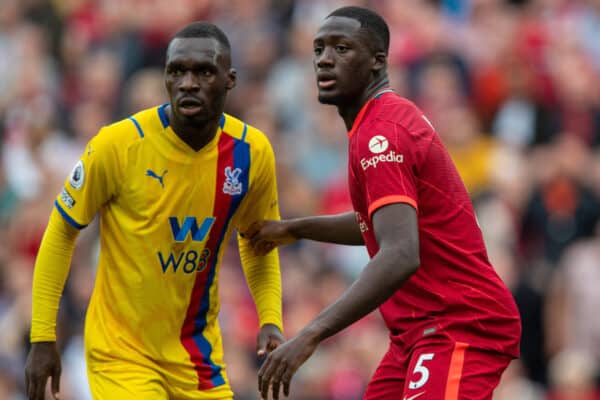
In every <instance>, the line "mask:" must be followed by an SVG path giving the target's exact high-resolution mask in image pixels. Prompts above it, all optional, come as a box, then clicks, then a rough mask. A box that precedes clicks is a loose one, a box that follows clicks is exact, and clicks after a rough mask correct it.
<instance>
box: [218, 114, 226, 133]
mask: <svg viewBox="0 0 600 400" xmlns="http://www.w3.org/2000/svg"><path fill="white" fill-rule="evenodd" d="M219 126H220V127H221V129H223V127H224V126H225V114H221V120H220V121H219Z"/></svg>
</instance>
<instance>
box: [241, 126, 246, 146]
mask: <svg viewBox="0 0 600 400" xmlns="http://www.w3.org/2000/svg"><path fill="white" fill-rule="evenodd" d="M246 133H248V125H247V124H244V131H243V132H242V139H241V140H242V142H243V141H245V140H246Z"/></svg>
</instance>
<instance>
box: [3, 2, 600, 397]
mask: <svg viewBox="0 0 600 400" xmlns="http://www.w3.org/2000/svg"><path fill="white" fill-rule="evenodd" d="M350 4H354V5H365V6H369V7H372V8H373V9H375V10H377V11H379V12H380V13H381V14H382V15H384V16H385V18H386V20H387V21H388V23H389V25H390V29H391V49H390V54H389V64H390V70H389V72H390V76H391V80H392V86H393V87H394V89H395V90H396V91H397V92H398V93H400V94H401V95H404V96H406V97H408V98H410V99H411V100H413V101H414V102H416V103H417V104H418V105H419V106H420V107H421V108H422V109H423V110H424V111H425V113H426V114H427V116H428V117H429V119H430V120H431V121H432V123H433V125H434V126H435V127H436V130H437V132H438V133H439V134H440V136H441V137H442V139H443V141H444V142H445V144H446V145H447V147H448V149H449V151H450V153H451V155H452V157H453V159H454V161H455V162H456V165H457V167H458V169H459V172H460V174H461V176H462V177H463V179H464V182H465V184H466V186H467V189H468V190H469V193H470V194H471V196H472V199H473V202H474V205H475V207H476V211H477V215H478V219H479V222H480V226H481V228H482V230H483V233H484V236H485V239H486V244H487V249H488V252H489V256H490V258H491V260H492V262H493V264H494V265H495V267H496V269H497V271H498V272H499V274H500V275H501V277H502V278H503V279H504V281H505V282H506V283H507V285H508V286H509V287H510V289H511V290H512V292H513V294H514V296H515V299H516V301H517V303H518V306H519V309H520V311H521V315H522V318H523V339H522V357H521V359H520V360H516V361H514V362H513V363H512V364H511V366H510V367H509V370H508V371H507V372H506V373H505V375H504V378H503V380H502V383H501V386H500V387H499V388H498V390H497V391H496V395H495V399H497V400H515V399H519V400H538V399H539V400H542V399H544V400H545V399H548V400H550V399H551V400H568V399H573V400H588V399H589V400H592V399H600V394H599V390H598V389H599V388H600V385H599V384H600V379H599V377H600V368H599V366H600V318H598V319H597V318H596V317H594V315H595V312H596V311H598V310H600V290H598V288H597V285H598V284H599V283H600V229H599V224H598V221H599V219H600V84H599V83H600V80H599V78H600V1H599V0H520V1H518V0H512V1H509V0H438V1H429V0H371V1H349V0H348V1H337V0H251V1H250V0H228V1H225V0H220V1H219V0H214V1H211V0H169V1H162V0H0V157H1V158H0V243H2V245H1V246H0V399H6V400H21V399H24V398H25V397H24V377H23V365H24V359H25V357H26V354H27V351H28V330H29V320H30V315H31V310H30V309H31V278H32V270H33V265H34V260H35V256H36V253H37V249H38V246H39V243H40V239H41V236H42V234H43V231H44V228H45V225H46V222H47V219H48V216H49V214H50V211H51V208H52V206H53V199H54V197H55V196H56V195H57V193H58V192H59V191H60V189H61V187H62V183H63V181H64V179H65V177H66V176H67V175H68V174H69V172H70V170H71V168H72V167H73V165H74V164H75V162H76V161H77V160H78V158H79V155H80V154H81V153H82V151H83V149H84V146H85V143H86V142H87V141H88V140H89V139H90V138H91V137H92V136H93V135H94V134H95V133H96V132H97V131H98V129H99V128H100V127H101V126H102V125H105V124H108V123H110V122H112V121H115V120H118V119H121V118H124V117H126V116H128V115H130V114H131V113H133V112H136V111H137V110H140V109H144V108H147V107H151V106H154V105H158V104H160V103H163V102H165V101H166V92H165V89H164V86H163V76H162V66H163V63H164V53H165V47H166V44H167V43H168V41H169V38H170V36H171V35H172V34H173V33H174V32H175V31H177V30H178V29H179V28H181V27H182V26H183V25H185V24H186V23H188V22H190V21H193V20H198V19H205V20H210V21H212V22H214V23H216V24H217V25H219V26H220V27H221V28H222V29H223V30H224V31H225V32H226V33H227V35H228V36H229V38H230V40H231V43H232V47H233V61H234V66H235V67H236V68H237V70H238V77H239V82H238V86H237V88H235V89H234V90H233V91H232V92H231V93H230V96H229V99H228V102H227V111H228V112H229V113H231V114H233V115H236V116H238V117H240V118H242V119H244V120H246V121H247V122H248V123H250V124H252V125H254V126H256V127H258V128H260V129H261V130H263V131H264V132H265V133H266V134H267V135H268V136H269V137H270V139H271V141H272V143H273V147H274V149H275V154H276V157H277V161H278V164H277V168H278V178H279V193H280V204H281V213H282V216H284V217H294V216H303V215H308V214H314V213H335V212H342V211H347V210H349V209H350V208H351V204H350V201H349V197H348V193H347V191H346V134H345V129H344V126H343V124H342V122H341V119H340V118H339V117H338V116H337V114H336V110H335V108H333V107H330V106H321V105H319V104H318V103H317V100H316V85H315V84H313V82H314V77H313V71H312V63H311V58H312V35H313V34H314V33H315V32H316V29H317V26H318V24H319V23H320V22H321V21H322V20H323V18H324V17H325V16H326V15H327V13H328V12H330V11H332V10H333V9H335V8H336V7H338V6H341V5H350ZM229 246H230V248H229V249H228V251H227V252H226V255H225V258H224V262H223V265H222V267H221V268H222V269H221V279H220V296H221V304H222V312H221V318H220V320H221V325H222V331H223V336H224V345H225V356H226V361H227V362H228V371H229V377H230V380H231V384H232V386H233V388H234V390H235V392H236V399H238V400H252V399H257V398H258V392H257V384H256V382H257V379H256V371H257V367H258V365H259V364H258V361H257V360H256V357H255V340H256V339H255V333H256V328H257V319H256V316H255V311H254V306H253V303H252V301H251V298H250V295H249V293H248V290H247V288H246V284H245V281H244V277H243V274H242V273H241V269H240V266H239V257H238V255H237V251H236V243H235V242H232V243H230V244H229ZM98 250H99V245H98V227H97V226H96V225H94V224H92V225H91V226H90V227H88V228H87V229H85V230H84V231H83V232H82V234H81V235H80V237H79V239H78V245H77V248H76V252H75V255H74V257H73V262H72V267H71V273H70V277H69V280H68V282H67V286H66V288H65V293H64V296H63V300H62V303H61V311H60V314H59V322H58V341H59V344H60V349H61V352H62V354H63V376H62V381H61V393H62V396H61V399H62V400H85V399H89V398H90V397H89V393H88V389H87V380H86V370H85V360H84V357H83V348H82V340H81V334H82V326H83V320H84V313H85V309H86V306H87V301H88V299H89V296H90V294H91V291H92V290H93V285H94V274H95V267H96V259H97V256H98ZM280 254H281V265H282V278H283V289H284V290H283V294H284V319H285V329H286V335H287V336H291V335H293V334H294V333H295V332H297V331H298V330H299V329H300V328H301V327H302V326H303V325H304V324H305V323H306V322H307V321H309V320H310V319H311V318H312V317H313V316H314V315H316V313H317V312H318V311H319V310H321V309H322V308H323V307H324V306H326V305H327V304H329V303H331V302H332V301H333V300H334V299H335V298H336V297H337V296H338V295H339V294H340V293H341V292H342V291H343V290H344V289H345V288H346V287H347V286H348V284H349V283H350V282H351V281H352V280H353V279H354V278H355V277H356V276H357V274H358V273H359V272H360V269H361V268H362V266H363V265H364V264H365V263H366V260H367V255H366V252H365V250H364V249H363V248H361V247H345V246H329V245H321V244H317V243H310V242H305V243H298V244H296V245H293V246H290V247H288V248H284V249H282V250H281V252H280ZM386 346H387V334H386V329H385V327H384V325H383V322H382V320H381V318H380V316H379V314H378V313H377V312H374V313H373V314H371V315H370V316H368V317H367V318H365V319H363V320H362V321H360V322H359V323H357V324H356V325H354V326H353V327H352V328H351V329H349V330H347V331H346V332H344V333H342V334H340V335H338V336H336V337H334V338H332V339H330V340H328V341H327V342H325V343H324V344H323V345H322V346H321V347H320V348H319V349H318V350H317V352H316V353H315V355H314V357H313V358H312V359H311V360H309V362H308V363H307V364H306V365H305V366H303V367H302V368H301V369H300V371H299V372H298V374H297V376H296V377H295V379H294V382H293V384H292V395H291V398H292V399H306V400H318V399H323V400H325V399H332V400H354V399H360V398H361V395H362V392H363V390H364V387H365V384H366V382H368V380H369V378H370V375H371V374H372V372H373V371H374V368H375V367H376V365H377V364H378V362H379V359H380V358H381V356H382V355H383V354H384V352H385V351H386Z"/></svg>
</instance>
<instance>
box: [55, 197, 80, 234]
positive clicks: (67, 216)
mask: <svg viewBox="0 0 600 400" xmlns="http://www.w3.org/2000/svg"><path fill="white" fill-rule="evenodd" d="M54 206H55V207H56V209H57V210H58V212H59V213H60V215H62V216H63V218H64V219H65V220H66V221H67V222H68V223H69V225H71V226H72V227H74V228H75V229H83V228H85V227H86V226H87V225H81V224H78V223H77V222H75V220H74V219H73V218H71V216H70V215H69V214H67V212H66V211H65V210H63V208H62V207H61V206H60V204H59V203H58V200H54Z"/></svg>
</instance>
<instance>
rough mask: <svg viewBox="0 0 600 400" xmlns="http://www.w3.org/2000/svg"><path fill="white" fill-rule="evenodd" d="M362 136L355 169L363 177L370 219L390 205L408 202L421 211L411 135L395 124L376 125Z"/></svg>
mask: <svg viewBox="0 0 600 400" xmlns="http://www.w3.org/2000/svg"><path fill="white" fill-rule="evenodd" d="M367 132H369V133H367ZM371 132H372V133H371ZM360 134H361V138H360V139H359V140H358V146H357V149H356V151H357V160H358V165H357V166H356V168H355V170H358V172H359V174H361V175H362V181H363V182H364V186H365V188H364V189H365V194H366V197H367V198H366V202H367V207H368V213H369V218H370V217H371V216H372V215H373V213H374V212H375V211H376V210H377V209H378V208H380V207H382V206H384V205H387V204H391V203H406V204H409V205H411V206H412V207H414V208H415V210H418V206H417V185H416V176H415V174H414V168H413V167H414V164H415V157H413V148H414V144H413V143H412V141H413V139H412V136H411V135H410V134H409V133H408V132H407V131H406V129H405V128H403V127H402V126H400V125H397V124H393V123H382V124H377V125H375V126H374V127H373V128H371V129H369V130H368V131H361V133H360Z"/></svg>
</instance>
